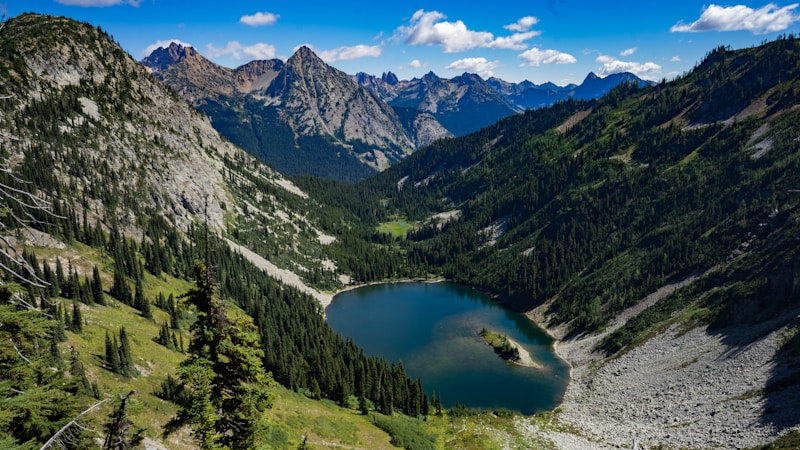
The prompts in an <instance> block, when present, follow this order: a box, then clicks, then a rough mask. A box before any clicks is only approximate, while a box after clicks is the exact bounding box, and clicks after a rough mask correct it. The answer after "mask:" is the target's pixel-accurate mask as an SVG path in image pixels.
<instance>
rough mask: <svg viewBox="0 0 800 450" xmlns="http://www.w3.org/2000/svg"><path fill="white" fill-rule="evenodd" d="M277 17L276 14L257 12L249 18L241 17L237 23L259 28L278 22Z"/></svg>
mask: <svg viewBox="0 0 800 450" xmlns="http://www.w3.org/2000/svg"><path fill="white" fill-rule="evenodd" d="M279 17H280V16H279V15H278V14H272V13H271V12H266V11H265V12H257V13H255V14H253V15H250V16H242V17H241V19H239V23H243V24H245V25H250V26H251V27H260V26H263V25H272V24H273V23H275V22H277V21H278V18H279Z"/></svg>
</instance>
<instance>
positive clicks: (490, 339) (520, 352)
mask: <svg viewBox="0 0 800 450" xmlns="http://www.w3.org/2000/svg"><path fill="white" fill-rule="evenodd" d="M480 335H481V337H482V338H483V340H484V341H485V342H486V343H487V344H489V345H490V346H491V347H492V348H493V349H494V351H495V353H497V354H498V355H500V357H501V358H503V359H505V360H508V361H511V362H513V363H515V364H519V365H521V366H526V367H539V365H538V364H536V363H535V362H533V358H531V354H530V353H528V351H527V350H525V349H524V348H522V346H521V345H520V344H519V343H518V342H515V341H513V340H511V339H509V338H508V337H507V336H504V335H502V334H500V333H498V332H496V331H491V330H487V329H486V328H483V329H481V332H480Z"/></svg>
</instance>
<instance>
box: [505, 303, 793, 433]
mask: <svg viewBox="0 0 800 450" xmlns="http://www.w3.org/2000/svg"><path fill="white" fill-rule="evenodd" d="M776 320H778V319H776ZM778 323H780V322H778ZM776 328H779V326H778V325H777V324H776V323H766V324H763V325H761V326H760V327H757V328H754V327H752V326H749V327H741V328H734V329H725V330H719V331H718V332H715V333H710V332H708V331H706V329H705V327H700V328H691V329H687V328H685V327H681V326H679V325H674V326H672V327H670V328H669V329H667V330H666V331H665V332H663V333H661V334H659V335H657V336H655V337H653V338H651V339H650V340H648V341H647V342H645V343H643V344H641V345H639V346H638V347H636V348H634V349H632V350H630V351H628V352H627V353H624V354H622V355H621V356H618V357H616V358H613V359H608V360H605V359H603V358H602V355H599V354H596V353H593V352H592V348H593V347H594V345H595V344H596V343H597V342H598V341H599V340H600V339H601V338H602V336H603V335H605V333H604V334H603V335H591V336H580V337H578V338H575V339H570V340H561V341H559V342H558V343H557V344H556V347H555V349H556V352H557V353H558V354H559V355H560V356H561V357H562V358H564V359H565V360H566V361H568V362H569V363H570V364H571V366H572V381H571V382H570V384H569V386H568V388H567V391H566V393H565V395H564V399H563V403H562V404H561V406H560V408H559V413H558V414H556V420H557V421H558V422H559V426H558V427H556V428H555V429H556V430H559V431H552V430H550V429H543V428H542V427H541V426H536V425H535V422H533V421H530V422H529V423H528V424H527V426H528V427H529V428H531V432H533V431H534V429H537V428H538V431H539V432H540V433H544V434H545V435H547V436H548V437H549V438H550V439H551V440H552V441H553V442H554V443H555V444H556V446H557V447H558V448H564V449H580V448H585V449H607V448H632V447H633V446H634V443H635V442H636V443H638V445H639V448H640V449H641V448H654V447H657V446H662V447H666V448H748V447H753V446H757V445H763V444H765V443H768V442H771V441H772V440H774V439H775V438H776V437H777V436H778V435H781V434H783V433H784V432H787V431H788V430H789V429H792V428H794V429H798V428H800V425H799V424H800V419H798V418H800V388H797V387H795V388H788V389H779V390H774V389H773V390H768V389H767V386H774V383H775V382H780V380H782V379H785V378H786V377H790V376H792V369H791V368H790V367H788V364H786V363H785V362H782V361H781V357H780V355H779V354H778V353H777V349H778V348H779V346H780V344H781V342H782V340H783V339H785V336H786V335H785V333H786V330H785V329H784V328H780V329H778V331H771V332H770V330H775V329H776ZM550 331H551V332H552V333H553V335H554V336H556V337H557V338H558V337H563V330H557V329H556V330H554V329H551V330H550ZM607 332H608V331H606V333H607ZM560 334H561V335H562V336H559V335H560ZM795 376H796V372H795ZM794 385H795V386H796V385H797V384H796V383H794ZM523 420H525V419H523ZM521 425H522V426H521V428H524V427H525V426H526V424H521ZM565 430H566V431H567V432H564V431H565Z"/></svg>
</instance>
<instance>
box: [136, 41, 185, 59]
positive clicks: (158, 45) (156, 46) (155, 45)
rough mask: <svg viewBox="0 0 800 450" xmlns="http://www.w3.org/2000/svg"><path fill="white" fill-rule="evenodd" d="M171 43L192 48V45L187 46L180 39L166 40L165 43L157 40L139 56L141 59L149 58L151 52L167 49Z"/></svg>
mask: <svg viewBox="0 0 800 450" xmlns="http://www.w3.org/2000/svg"><path fill="white" fill-rule="evenodd" d="M173 42H174V43H176V44H178V45H180V46H182V47H191V46H192V44H189V43H188V42H183V41H181V40H180V39H167V40H166V41H162V40H158V41H156V42H155V43H153V44H150V45H148V46H147V48H146V49H144V50H142V53H141V56H142V57H145V56H150V54H151V53H153V51H155V50H156V49H159V48H167V47H169V45H170V44H172V43H173Z"/></svg>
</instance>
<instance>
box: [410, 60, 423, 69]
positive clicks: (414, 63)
mask: <svg viewBox="0 0 800 450" xmlns="http://www.w3.org/2000/svg"><path fill="white" fill-rule="evenodd" d="M408 67H413V68H415V69H419V68H420V67H422V62H421V61H420V60H418V59H415V60H413V61H411V62H410V63H408Z"/></svg>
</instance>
